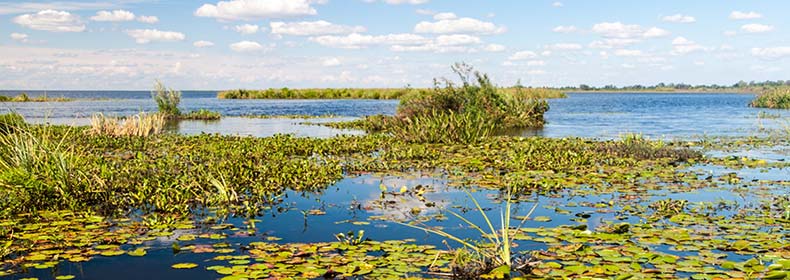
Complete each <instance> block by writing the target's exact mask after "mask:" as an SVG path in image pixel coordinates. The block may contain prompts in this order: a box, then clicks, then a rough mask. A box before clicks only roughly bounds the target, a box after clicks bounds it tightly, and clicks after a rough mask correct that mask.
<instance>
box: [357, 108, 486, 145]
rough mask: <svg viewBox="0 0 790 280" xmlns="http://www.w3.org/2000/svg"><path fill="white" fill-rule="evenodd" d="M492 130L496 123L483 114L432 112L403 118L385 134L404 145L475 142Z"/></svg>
mask: <svg viewBox="0 0 790 280" xmlns="http://www.w3.org/2000/svg"><path fill="white" fill-rule="evenodd" d="M369 121H370V120H369ZM382 127H384V126H383V125H382ZM495 127H496V124H495V123H494V122H493V121H492V120H491V119H489V118H487V117H486V115H485V114H484V113H482V112H469V113H455V112H453V111H447V112H441V111H432V112H431V113H427V114H425V115H420V116H415V117H412V118H406V119H403V120H401V121H400V122H398V123H397V125H393V126H391V128H389V130H388V131H389V132H390V133H392V135H393V136H395V138H398V139H402V140H404V141H406V142H415V143H445V144H450V143H477V142H480V141H481V140H482V139H483V138H484V137H489V136H491V135H493V132H494V129H495Z"/></svg>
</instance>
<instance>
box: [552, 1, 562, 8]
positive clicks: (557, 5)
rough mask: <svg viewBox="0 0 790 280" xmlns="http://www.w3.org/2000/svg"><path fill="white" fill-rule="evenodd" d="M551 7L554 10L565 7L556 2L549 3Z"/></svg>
mask: <svg viewBox="0 0 790 280" xmlns="http://www.w3.org/2000/svg"><path fill="white" fill-rule="evenodd" d="M551 6H552V7H555V8H561V7H563V6H565V4H562V2H559V1H557V2H554V3H551Z"/></svg>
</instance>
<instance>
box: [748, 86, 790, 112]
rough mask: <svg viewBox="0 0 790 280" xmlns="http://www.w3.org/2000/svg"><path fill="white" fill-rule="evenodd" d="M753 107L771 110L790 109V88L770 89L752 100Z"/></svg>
mask: <svg viewBox="0 0 790 280" xmlns="http://www.w3.org/2000/svg"><path fill="white" fill-rule="evenodd" d="M750 105H751V106H752V107H757V108H770V109H790V87H788V86H783V87H775V88H772V89H769V90H767V91H765V92H763V93H762V94H760V95H758V96H757V98H755V99H754V100H752V102H751V104H750Z"/></svg>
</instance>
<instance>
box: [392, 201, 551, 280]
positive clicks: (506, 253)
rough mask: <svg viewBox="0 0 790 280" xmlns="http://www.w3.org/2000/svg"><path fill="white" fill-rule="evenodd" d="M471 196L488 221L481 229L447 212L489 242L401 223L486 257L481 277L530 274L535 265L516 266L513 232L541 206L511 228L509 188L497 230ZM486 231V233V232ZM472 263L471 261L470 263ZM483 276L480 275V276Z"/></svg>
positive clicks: (418, 223)
mask: <svg viewBox="0 0 790 280" xmlns="http://www.w3.org/2000/svg"><path fill="white" fill-rule="evenodd" d="M466 192H467V195H468V196H469V198H470V199H471V201H472V202H473V203H474V204H475V207H476V209H477V211H478V212H479V213H480V215H481V216H482V217H483V219H484V220H485V225H482V226H480V225H477V224H475V223H473V222H471V221H470V220H469V219H467V218H465V217H464V216H462V215H460V214H458V213H456V212H454V211H452V210H448V209H445V211H446V212H448V213H450V214H452V215H453V216H455V217H456V218H458V219H459V220H461V221H463V222H464V223H466V224H467V225H469V226H470V227H471V228H473V229H475V230H477V231H479V232H480V234H481V236H482V237H483V238H485V240H486V242H484V243H482V244H480V243H476V242H474V241H469V240H464V239H461V238H459V237H456V236H455V235H453V234H451V233H448V232H447V231H444V230H442V229H440V228H432V227H429V226H427V225H425V224H422V223H421V222H419V221H416V223H417V224H411V223H402V222H398V223H399V224H401V225H404V226H408V227H412V228H416V229H419V230H424V231H426V232H430V233H433V234H436V235H439V236H441V237H444V238H447V239H450V240H453V241H456V242H458V243H460V244H462V245H463V246H464V248H466V249H469V250H472V251H474V253H476V254H479V255H480V256H482V257H483V259H482V261H481V262H479V263H477V264H476V265H477V266H478V267H481V268H482V270H486V271H480V272H481V274H493V275H498V276H497V278H501V277H502V276H505V277H509V276H510V273H511V271H521V272H526V271H528V268H530V266H531V264H529V263H514V262H513V261H514V259H516V258H515V257H516V256H514V255H513V248H512V244H513V241H514V240H515V239H514V235H513V232H514V231H515V232H518V231H519V230H520V228H521V227H522V226H523V225H524V223H525V222H526V221H527V220H528V219H529V218H530V216H532V213H533V212H534V211H535V209H536V208H537V206H538V205H537V203H536V204H535V205H534V206H532V208H531V209H530V210H529V212H528V213H527V214H526V215H524V216H521V217H519V218H518V219H519V220H520V223H519V224H518V225H517V226H516V227H515V228H513V227H511V220H513V219H514V217H513V216H512V210H511V208H512V204H513V195H514V194H513V188H508V190H507V193H506V194H505V195H506V198H505V204H504V205H503V206H502V207H503V210H500V217H499V218H500V227H499V228H498V229H497V228H495V227H494V225H493V223H492V222H491V219H490V218H489V217H488V214H486V212H485V210H484V209H483V207H481V206H480V203H479V202H478V201H477V199H475V198H474V196H472V194H471V193H469V191H466ZM483 227H485V228H486V229H485V230H484V229H483ZM467 260H469V259H467ZM487 262H491V264H493V267H492V268H488V266H487ZM463 265H469V264H468V263H464V264H463ZM476 276H480V275H476Z"/></svg>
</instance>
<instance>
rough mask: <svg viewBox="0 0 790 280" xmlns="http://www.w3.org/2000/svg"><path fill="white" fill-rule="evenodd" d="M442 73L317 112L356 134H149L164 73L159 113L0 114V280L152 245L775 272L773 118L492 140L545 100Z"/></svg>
mask: <svg viewBox="0 0 790 280" xmlns="http://www.w3.org/2000/svg"><path fill="white" fill-rule="evenodd" d="M455 70H456V72H457V73H458V75H459V76H458V78H459V81H450V80H439V82H438V83H437V84H436V86H435V87H434V88H433V89H431V90H419V91H413V92H410V93H409V94H407V95H404V96H402V97H401V98H400V105H399V107H398V109H397V112H396V113H395V114H394V115H392V116H384V115H379V116H371V117H367V118H362V119H359V120H356V121H353V122H346V123H335V124H330V125H333V126H342V127H356V128H364V129H365V130H367V131H369V133H368V134H366V135H359V136H336V137H330V138H323V139H320V138H299V137H294V136H291V135H276V136H272V137H264V138H258V137H244V136H230V135H226V136H223V135H215V134H200V135H193V136H186V135H179V134H172V133H160V132H161V130H159V129H160V128H161V127H162V126H164V123H166V121H167V117H166V116H167V115H173V114H176V115H180V114H181V112H180V110H179V107H178V103H179V102H180V94H176V92H177V91H174V90H170V89H166V88H165V87H164V86H161V87H158V88H160V89H163V90H161V91H159V90H157V91H155V94H154V99H155V100H157V104H158V105H159V108H160V113H140V114H139V115H135V116H132V117H127V118H119V119H116V118H108V117H104V116H103V115H97V116H94V120H93V122H95V123H92V124H91V126H84V127H70V126H53V125H46V124H44V125H35V124H27V123H25V122H24V118H23V117H22V116H20V115H18V114H14V113H11V114H6V115H0V143H1V144H2V145H0V276H6V277H11V278H14V279H16V278H26V277H42V278H47V277H50V278H57V279H71V278H81V277H83V275H81V274H80V273H86V274H85V275H89V274H90V272H83V269H84V270H86V271H90V269H91V268H90V264H93V263H101V262H102V261H110V262H118V263H127V262H128V263H133V262H135V261H136V259H140V258H142V259H146V258H152V259H154V260H156V263H157V264H155V265H159V266H161V267H163V268H165V269H167V270H172V271H175V272H174V273H183V274H174V275H176V276H175V277H181V278H190V277H195V278H205V279H214V278H222V279H270V278H274V279H284V278H297V279H316V278H318V279H320V278H325V279H342V278H344V277H347V278H364V279H390V278H392V279H394V278H456V279H477V278H490V279H501V278H511V279H512V278H523V279H535V278H537V279H557V278H589V279H649V278H655V279H658V278H692V279H725V278H740V279H746V278H763V279H787V278H788V271H790V246H788V245H787V243H786V239H787V237H788V234H790V232H788V230H787V228H790V227H788V226H790V194H788V192H787V188H788V186H790V185H789V184H788V181H787V176H786V174H787V170H788V168H790V162H787V161H786V160H785V158H786V157H787V155H788V150H787V147H789V146H790V140H788V139H790V138H789V137H788V136H790V135H788V132H787V131H771V132H770V133H768V134H765V135H761V136H753V137H704V138H700V139H680V140H676V141H673V140H658V139H649V138H648V137H645V136H643V135H642V134H638V133H631V134H623V135H622V136H621V137H619V138H617V139H610V140H604V139H584V138H574V137H571V138H546V137H527V138H524V137H512V136H504V135H500V134H499V133H497V130H498V129H503V128H511V127H540V126H542V125H543V124H544V123H545V119H544V113H546V112H547V110H548V109H549V106H548V103H546V101H545V100H543V99H542V98H536V97H534V96H529V95H524V94H519V93H518V92H515V93H506V92H502V91H501V90H499V89H498V88H497V87H496V86H494V85H493V84H492V83H491V82H490V80H489V78H488V77H487V76H486V75H485V74H482V73H477V72H475V71H473V70H472V69H471V68H469V67H467V66H465V65H460V64H459V65H456V66H455ZM160 92H162V94H161V95H159V93H160ZM744 107H745V106H744ZM287 117H294V116H287ZM782 120H783V117H782V116H781V115H777V116H776V117H774V118H771V119H767V120H766V121H782ZM745 152H746V153H745ZM744 153H745V154H744ZM424 180H435V182H436V183H426V182H425V181H424ZM348 182H351V183H350V184H352V185H354V186H355V188H353V189H354V191H353V192H351V191H350V190H345V189H346V188H347V187H348V186H347V185H343V184H344V183H345V184H349V183H348ZM349 192H351V193H350V194H349ZM306 201H309V203H307V202H306ZM459 224H461V225H462V226H460V227H459V226H458V225H459ZM290 227H304V229H303V231H305V232H311V233H316V232H317V233H318V234H317V236H312V237H310V238H309V240H299V239H296V240H294V239H292V238H291V236H289V235H297V236H307V235H299V234H294V233H293V232H292V231H287V230H288V229H286V228H290ZM311 227H312V228H316V227H317V229H310V228H311ZM297 231H298V229H297ZM383 232H390V233H392V232H395V233H396V234H394V236H393V235H386V234H384V233H383ZM382 236H387V237H382ZM297 238H298V237H297ZM432 238H433V239H432ZM83 265H84V266H83ZM149 265H151V264H149ZM75 267H76V269H70V268H75ZM190 273H193V274H190ZM179 275H180V276H179ZM86 277H88V276H86Z"/></svg>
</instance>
